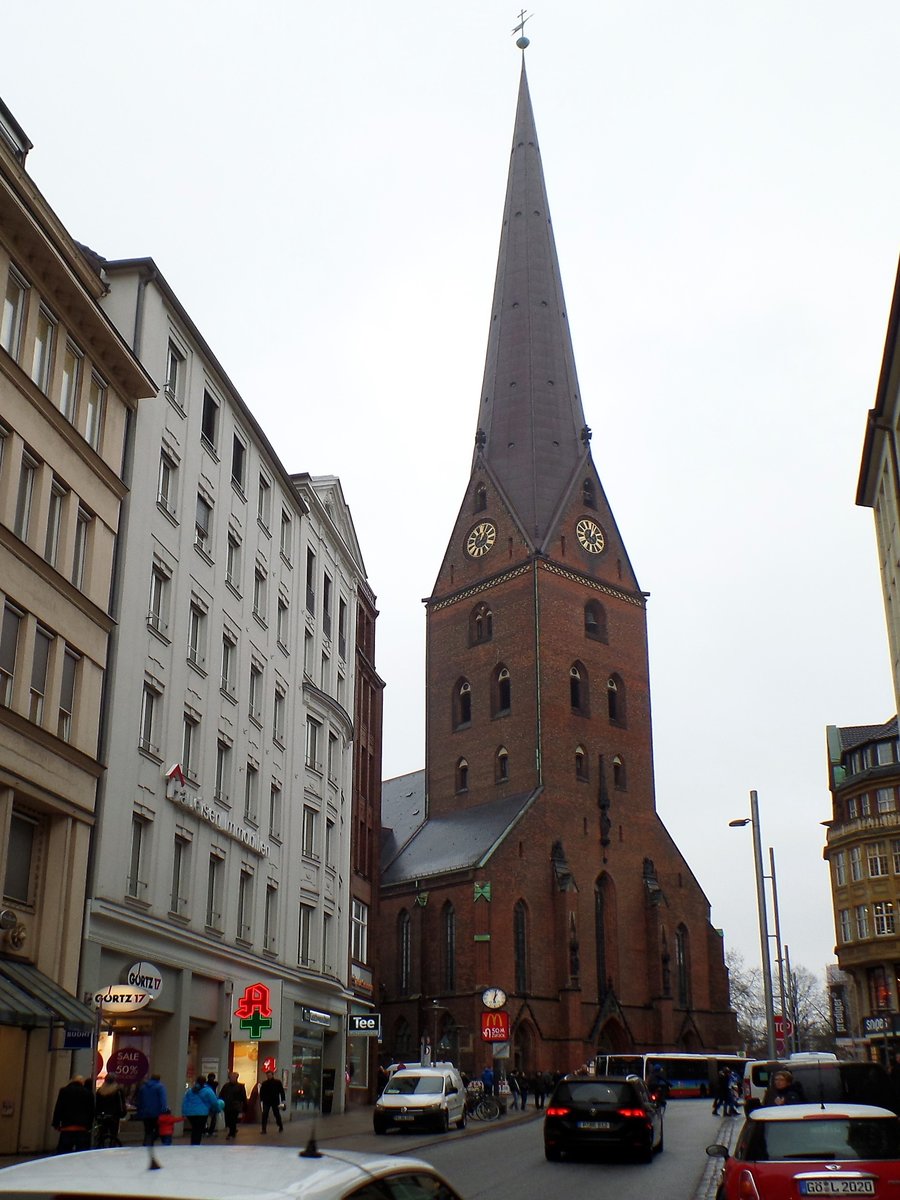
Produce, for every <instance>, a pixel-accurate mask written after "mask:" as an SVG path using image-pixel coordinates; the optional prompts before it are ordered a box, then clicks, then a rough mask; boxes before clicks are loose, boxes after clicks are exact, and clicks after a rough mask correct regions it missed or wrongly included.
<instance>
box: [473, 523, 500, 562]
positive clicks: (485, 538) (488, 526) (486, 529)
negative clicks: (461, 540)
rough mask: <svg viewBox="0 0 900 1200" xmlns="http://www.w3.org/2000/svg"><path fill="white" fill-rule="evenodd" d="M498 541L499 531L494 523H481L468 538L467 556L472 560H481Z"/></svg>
mask: <svg viewBox="0 0 900 1200" xmlns="http://www.w3.org/2000/svg"><path fill="white" fill-rule="evenodd" d="M496 540H497V529H496V527H495V526H494V524H493V522H492V521H479V522H478V524H477V525H476V526H475V528H474V529H473V530H471V531H470V533H469V536H468V537H467V538H466V554H468V555H469V557H470V558H481V557H482V556H483V555H485V554H487V552H488V550H490V548H491V546H493V544H494V542H495V541H496Z"/></svg>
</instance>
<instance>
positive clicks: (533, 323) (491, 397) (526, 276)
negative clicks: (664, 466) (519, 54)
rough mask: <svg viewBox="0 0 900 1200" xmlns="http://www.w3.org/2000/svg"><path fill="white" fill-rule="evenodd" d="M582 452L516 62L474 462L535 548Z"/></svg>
mask: <svg viewBox="0 0 900 1200" xmlns="http://www.w3.org/2000/svg"><path fill="white" fill-rule="evenodd" d="M585 451H586V433H585V420H584V411H583V409H582V405H581V396H580V392H579V388H578V378H577V375H576V372H575V355H574V352H573V349H572V339H571V335H570V332H569V323H568V317H567V315H566V304H565V299H564V297H563V289H562V279H561V277H560V272H559V261H558V259H557V254H556V243H555V241H554V237H553V227H552V225H551V223H550V213H549V207H548V203H547V189H546V187H545V184H544V171H543V167H542V165H541V155H540V150H539V148H538V140H537V132H536V129H535V123H534V113H533V112H532V108H531V97H530V95H529V91H528V79H527V77H526V74H525V63H524V59H523V62H522V74H521V78H520V81H519V100H518V107H517V110H516V123H515V132H514V135H513V147H512V157H511V159H510V166H509V179H508V182H507V189H506V203H505V207H504V212H503V228H502V231H501V236H500V252H499V256H498V260H497V276H496V280H495V283H494V300H493V307H492V311H491V325H490V333H489V335H488V347H487V357H486V362H485V370H484V383H483V385H482V391H481V403H480V407H479V419H478V437H477V438H476V451H475V457H476V461H477V459H478V456H479V454H481V455H483V457H484V459H485V461H486V462H487V463H488V465H489V466H490V468H491V471H492V472H493V474H494V477H495V479H496V480H497V481H498V483H499V484H500V485H501V487H502V489H503V491H504V493H505V495H506V497H507V498H508V500H509V502H510V503H511V505H512V508H513V510H514V511H515V513H516V516H517V517H518V519H519V521H520V522H521V525H522V527H523V529H524V531H525V532H526V534H527V535H528V536H529V537H530V538H532V539H533V542H534V544H536V545H540V544H541V543H542V542H543V539H544V536H545V535H546V533H547V532H548V529H549V526H550V524H551V522H552V521H553V519H554V517H555V516H556V514H557V508H558V505H559V501H560V497H561V496H562V494H563V492H564V490H565V489H567V488H568V487H570V486H571V483H572V479H573V476H574V473H575V471H576V468H577V467H578V465H579V463H580V462H581V461H582V460H583V458H584V456H585Z"/></svg>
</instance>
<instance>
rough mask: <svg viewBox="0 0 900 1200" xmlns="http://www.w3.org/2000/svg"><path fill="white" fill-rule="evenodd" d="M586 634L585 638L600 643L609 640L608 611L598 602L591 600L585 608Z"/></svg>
mask: <svg viewBox="0 0 900 1200" xmlns="http://www.w3.org/2000/svg"><path fill="white" fill-rule="evenodd" d="M584 633H585V637H589V638H594V639H595V641H598V642H605V641H608V640H609V639H608V637H607V632H606V609H605V608H604V607H603V605H602V604H598V603H597V601H596V600H589V601H588V603H587V604H586V605H585V606H584Z"/></svg>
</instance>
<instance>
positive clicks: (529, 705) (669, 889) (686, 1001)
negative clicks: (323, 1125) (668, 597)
mask: <svg viewBox="0 0 900 1200" xmlns="http://www.w3.org/2000/svg"><path fill="white" fill-rule="evenodd" d="M646 618H647V604H646V594H645V593H643V592H642V591H641V589H640V586H639V584H638V581H637V577H636V575H635V572H634V569H633V568H632V565H631V562H630V560H629V557H628V553H627V551H626V548H625V545H624V542H623V541H622V537H621V535H620V533H619V530H618V527H617V525H616V521H615V518H614V516H613V513H612V509H611V507H610V505H609V502H608V500H607V498H606V494H605V492H604V490H603V485H602V483H601V480H600V477H599V475H598V472H597V469H596V467H595V465H594V461H593V458H592V455H591V431H590V428H589V427H588V425H587V423H586V420H585V414H584V409H583V405H582V398H581V393H580V390H579V387H578V377H577V374H576V370H575V356H574V352H573V348H572V339H571V336H570V331H569V324H568V316H567V312H566V305H565V300H564V297H563V289H562V281H561V276H560V271H559V262H558V259H557V253H556V246H555V242H554V238H553V229H552V225H551V222H550V215H549V209H548V203H547V193H546V188H545V184H544V175H543V169H542V166H541V158H540V151H539V148H538V141H537V133H536V130H535V122H534V115H533V112H532V106H531V98H530V95H529V91H528V81H527V77H526V73H525V66H524V60H523V65H522V73H521V78H520V84H519V97H518V106H517V112H516V121H515V132H514V136H513V147H512V156H511V160H510V168H509V178H508V184H507V192H506V202H505V207H504V213H503V225H502V231H501V237H500V252H499V258H498V264H497V276H496V281H495V285H494V298H493V305H492V308H491V319H490V328H489V334H488V346H487V356H486V364H485V373H484V382H483V385H482V389H481V393H480V397H479V404H478V417H477V423H476V433H475V448H474V455H473V459H472V466H471V473H470V477H469V482H468V485H467V487H466V489H465V492H464V495H463V500H462V504H461V507H460V510H459V514H458V516H457V519H456V523H455V525H454V528H453V530H452V532H451V534H450V539H449V542H448V545H447V550H446V553H445V555H444V559H443V562H442V564H441V567H440V570H439V572H438V577H437V580H436V582H435V585H434V589H433V591H432V595H431V596H430V598H429V599H428V600H427V601H426V766H425V770H424V772H416V773H414V774H411V775H407V776H403V777H402V778H401V779H399V780H388V781H386V782H385V785H384V792H383V797H384V798H383V818H382V823H383V826H384V827H385V831H386V834H387V837H386V841H385V846H384V854H383V859H382V867H383V875H382V908H381V914H382V927H381V930H382V931H381V939H380V940H381V966H382V978H383V980H384V995H383V997H382V1005H381V1007H382V1013H383V1019H384V1038H385V1047H386V1049H387V1050H388V1051H389V1052H391V1053H392V1054H393V1055H395V1056H400V1057H412V1056H413V1054H414V1053H415V1052H416V1051H417V1050H420V1049H422V1048H425V1049H426V1052H428V1053H430V1052H431V1051H430V1047H431V1044H432V1043H434V1042H436V1043H437V1047H436V1053H437V1054H438V1055H439V1056H445V1057H446V1056H448V1057H453V1058H454V1059H456V1060H457V1061H458V1062H459V1063H460V1065H461V1066H462V1067H463V1068H464V1069H467V1070H469V1071H470V1072H471V1071H473V1070H480V1069H481V1068H482V1067H483V1066H484V1065H485V1064H486V1063H487V1062H489V1061H490V1059H491V1057H492V1055H493V1051H494V1047H495V1043H496V1041H497V1040H498V1039H499V1040H500V1041H501V1042H507V1044H508V1046H509V1051H510V1056H509V1059H508V1060H506V1065H507V1066H513V1065H515V1066H519V1067H523V1068H525V1069H526V1070H535V1069H538V1070H571V1069H574V1068H575V1067H577V1066H578V1065H580V1063H582V1062H583V1061H585V1060H586V1059H588V1058H589V1057H590V1056H591V1055H592V1054H593V1053H596V1052H597V1051H599V1050H601V1049H611V1050H625V1049H632V1048H635V1049H648V1050H649V1049H682V1050H703V1049H709V1050H713V1049H719V1048H721V1049H724V1048H733V1047H734V1045H735V1042H736V1028H735V1021H734V1015H733V1013H731V1011H730V1010H729V1003H728V984H727V976H726V972H725V968H724V962H723V945H722V939H721V936H720V935H719V933H718V932H717V931H716V930H714V929H713V928H712V926H711V924H710V920H709V903H708V901H707V899H706V897H705V895H704V894H703V891H702V889H701V888H700V886H699V884H698V882H697V880H696V879H695V877H694V875H693V874H692V872H691V870H690V867H689V866H688V864H687V862H686V861H685V860H684V858H683V857H682V855H681V854H680V853H679V851H678V849H677V847H676V846H675V844H674V842H673V841H672V839H671V837H670V836H669V834H668V833H667V831H666V829H665V827H664V826H663V824H662V822H661V821H660V819H659V817H658V815H657V812H656V801H655V794H654V782H653V748H652V726H651V716H650V684H649V664H648V655H647V620H646ZM491 1006H493V1007H491ZM491 1014H499V1015H491ZM507 1033H508V1040H507V1036H506V1035H507Z"/></svg>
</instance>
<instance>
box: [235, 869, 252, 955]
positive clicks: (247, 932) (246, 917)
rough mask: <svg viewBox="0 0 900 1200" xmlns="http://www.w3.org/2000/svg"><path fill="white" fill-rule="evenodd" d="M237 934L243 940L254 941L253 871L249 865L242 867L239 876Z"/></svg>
mask: <svg viewBox="0 0 900 1200" xmlns="http://www.w3.org/2000/svg"><path fill="white" fill-rule="evenodd" d="M237 935H238V937H239V938H240V939H241V941H242V942H249V941H252V935H253V872H252V871H251V870H250V869H249V868H248V867H242V868H241V873H240V876H239V877H238V911H237Z"/></svg>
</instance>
